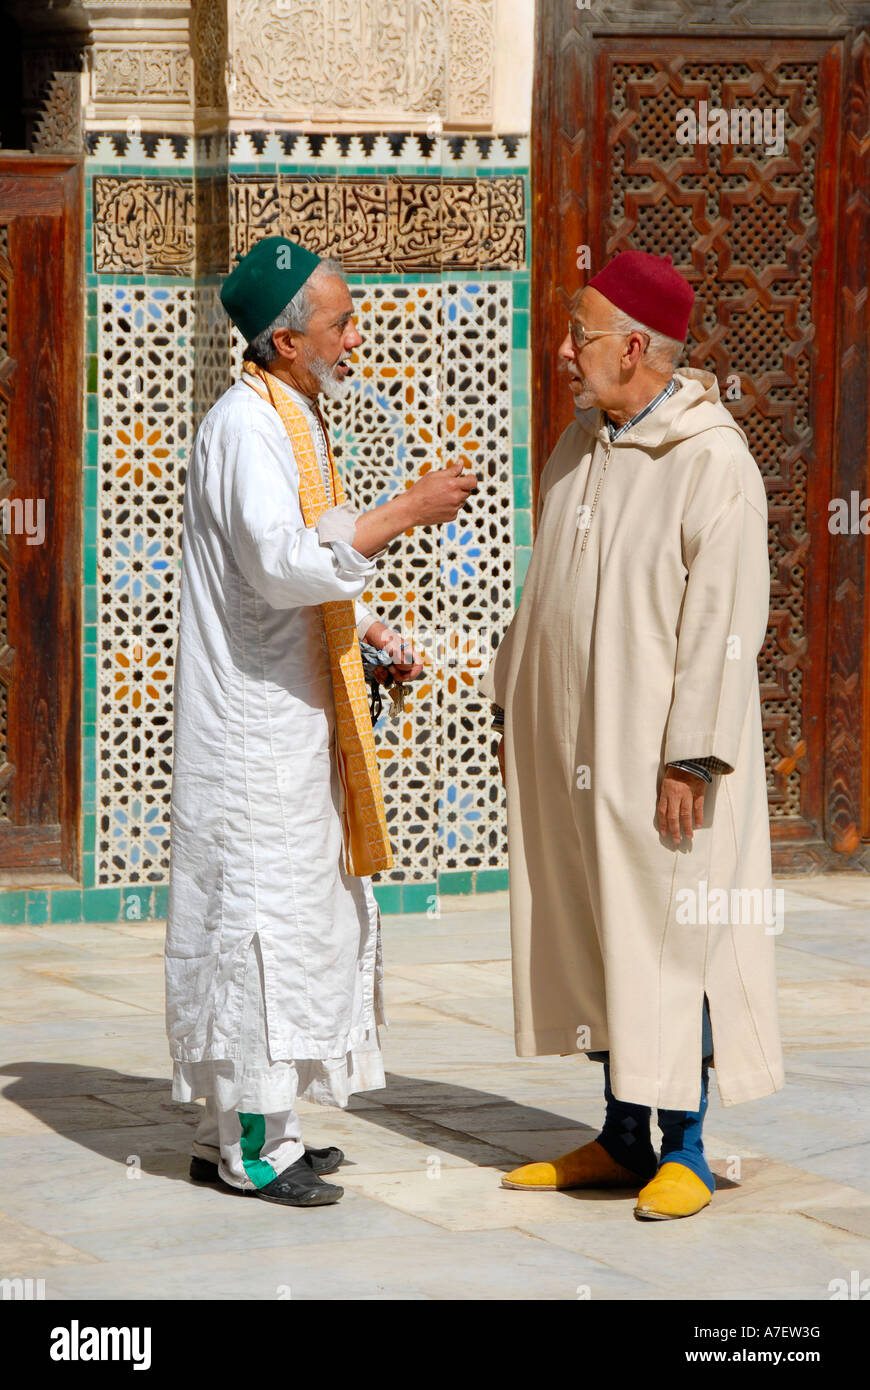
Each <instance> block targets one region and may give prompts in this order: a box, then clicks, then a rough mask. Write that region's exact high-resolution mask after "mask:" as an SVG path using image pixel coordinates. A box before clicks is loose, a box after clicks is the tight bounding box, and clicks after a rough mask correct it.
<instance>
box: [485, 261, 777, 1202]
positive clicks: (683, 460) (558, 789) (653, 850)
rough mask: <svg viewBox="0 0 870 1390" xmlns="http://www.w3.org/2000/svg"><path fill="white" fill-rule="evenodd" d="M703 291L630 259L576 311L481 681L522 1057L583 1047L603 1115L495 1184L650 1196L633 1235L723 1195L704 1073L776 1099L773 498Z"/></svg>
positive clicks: (615, 266) (735, 1095)
mask: <svg viewBox="0 0 870 1390" xmlns="http://www.w3.org/2000/svg"><path fill="white" fill-rule="evenodd" d="M693 299H694V294H693V292H692V290H691V287H690V286H689V285H688V283H687V282H686V281H685V280H684V279H683V277H682V276H680V275H679V274H678V273H677V272H676V271H675V270H674V268H673V266H672V265H671V264H670V258H669V257H668V258H659V257H655V256H650V255H646V254H645V253H642V252H636V251H626V252H623V253H622V254H621V255H619V256H617V257H616V258H615V259H614V260H613V261H611V262H610V263H609V265H607V266H605V267H604V269H603V270H602V271H601V272H600V273H599V274H598V275H597V276H596V277H595V278H594V279H593V280H592V281H590V282H589V284H587V286H586V287H585V289H584V290H583V292H582V294H581V295H580V297H579V300H578V303H577V308H576V310H575V314H574V316H573V317H572V318H571V322H570V330H569V333H568V334H567V335H566V337H565V340H564V342H563V343H562V346H561V348H560V350H559V357H560V369H561V370H563V371H564V372H565V374H566V376H567V380H568V385H569V388H570V390H571V392H572V394H573V396H574V402H575V419H574V421H573V423H572V424H570V425H569V426H568V428H567V429H566V430H565V432H564V433H563V435H562V436H561V438H560V440H559V442H558V444H557V445H556V448H555V450H554V451H553V454H552V457H551V458H550V460H549V462H548V464H547V466H546V468H545V470H544V472H543V475H542V478H541V487H540V498H539V503H538V530H537V537H536V541H535V547H534V552H533V555H532V561H531V565H530V567H529V572H528V576H527V579H526V582H525V586H524V588H523V594H522V600H521V602H520V605H519V608H518V610H517V613H516V614H515V616H514V620H513V622H512V624H511V626H510V628H509V630H508V632H507V634H506V636H505V638H504V640H503V642H502V644H501V646H500V647H499V650H498V652H497V654H496V656H495V659H494V661H493V663H492V665H491V666H490V668H489V671H488V672H487V673H486V675H485V677H484V678H483V682H482V688H483V690H484V692H485V693H486V694H487V695H488V696H489V698H490V699H491V700H492V701H493V704H494V705H495V707H496V714H495V722H496V725H497V726H498V725H499V723H500V722H502V721H503V728H504V736H503V739H502V742H501V744H500V746H499V761H500V764H501V767H502V775H503V777H504V779H505V785H506V788H507V813H508V837H509V850H510V906H511V935H512V945H513V983H514V998H515V1019H516V1046H517V1052H518V1055H519V1056H521V1057H527V1056H534V1055H540V1054H546V1053H561V1054H563V1055H565V1054H567V1053H569V1052H572V1051H575V1050H579V1051H582V1052H587V1053H588V1054H589V1055H590V1057H593V1058H594V1059H595V1060H599V1061H603V1062H604V1064H605V1068H604V1080H605V1098H606V1102H607V1108H606V1115H605V1121H604V1127H603V1129H602V1131H601V1133H600V1134H599V1136H598V1138H597V1139H595V1140H593V1141H592V1142H591V1143H587V1144H584V1145H582V1146H581V1147H580V1148H578V1149H575V1150H573V1151H572V1152H571V1153H569V1154H564V1155H562V1156H561V1157H560V1158H557V1159H554V1160H553V1161H552V1162H549V1163H534V1164H527V1165H525V1166H524V1167H522V1168H519V1169H517V1170H515V1171H514V1172H512V1173H509V1174H507V1175H506V1177H505V1178H503V1180H502V1181H503V1185H504V1186H506V1187H509V1188H511V1189H518V1190H522V1191H536V1190H537V1191H540V1190H550V1191H552V1190H554V1189H563V1188H577V1187H596V1186H608V1187H612V1186H634V1187H635V1188H641V1189H642V1190H641V1191H640V1194H639V1196H638V1200H637V1205H636V1207H635V1215H636V1216H638V1217H639V1218H641V1219H667V1218H672V1217H681V1216H690V1215H693V1214H694V1213H695V1212H697V1211H700V1210H701V1209H702V1208H703V1207H705V1206H706V1205H707V1204H708V1203H709V1202H710V1200H711V1196H712V1193H713V1190H714V1187H715V1181H714V1178H713V1175H712V1173H711V1171H710V1168H709V1166H708V1164H707V1160H706V1157H705V1155H704V1150H703V1140H702V1124H703V1119H704V1113H705V1110H706V1105H707V1072H708V1065H709V1064H710V1063H711V1061H712V1064H713V1065H714V1066H715V1069H716V1077H717V1081H718V1085H719V1091H720V1095H721V1098H722V1101H723V1103H724V1104H726V1105H731V1104H734V1103H736V1102H739V1101H747V1100H754V1099H756V1098H757V1097H759V1096H765V1095H768V1094H769V1093H771V1092H773V1091H776V1090H778V1089H779V1087H780V1086H781V1085H782V1084H783V1068H782V1055H781V1047H780V1042H779V1030H778V1023H777V1010H776V988H775V974H774V941H775V936H776V933H777V931H778V930H781V921H779V920H778V918H777V915H776V914H774V912H773V911H772V907H773V894H772V888H771V861H770V838H769V827H768V818H767V817H768V813H767V795H766V783H765V771H764V756H763V745H762V727H761V704H760V694H759V684H758V674H757V666H756V657H757V654H758V652H759V650H760V647H761V644H762V642H763V640H764V636H765V630H766V624H767V617H768V599H769V585H770V575H769V565H768V551H767V502H766V496H765V489H764V484H763V482H762V479H761V476H760V474H759V471H758V468H757V466H756V464H755V463H754V461H753V459H752V457H751V455H750V453H749V450H748V447H747V443H746V438H745V436H744V434H743V432H742V431H741V430H740V428H739V427H738V426H737V425H736V424H735V422H734V420H733V419H732V417H731V415H730V414H729V412H728V411H727V410H726V409H725V407H724V406H723V405H722V403H721V401H720V398H719V389H718V386H717V383H716V380H715V378H714V377H713V376H712V375H710V374H709V373H707V372H703V371H698V370H692V369H688V368H685V369H682V370H679V371H674V365H675V363H676V361H677V359H678V357H679V355H680V352H681V350H682V347H683V344H684V342H685V338H686V335H687V332H688V322H689V314H690V311H691V307H692V303H693ZM502 711H503V714H502ZM653 1107H656V1108H657V1112H658V1116H657V1118H658V1124H659V1128H660V1129H661V1132H662V1145H661V1152H660V1155H657V1154H656V1152H655V1150H654V1148H653V1145H652V1140H651V1136H650V1121H651V1113H652V1108H653Z"/></svg>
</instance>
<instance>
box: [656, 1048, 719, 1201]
mask: <svg viewBox="0 0 870 1390" xmlns="http://www.w3.org/2000/svg"><path fill="white" fill-rule="evenodd" d="M708 1076H709V1069H708V1067H707V1063H706V1062H704V1063H703V1065H702V1067H701V1105H700V1108H699V1109H698V1110H660V1111H659V1112H658V1117H659V1129H660V1130H661V1132H662V1155H661V1162H662V1163H682V1164H683V1166H684V1167H685V1168H691V1170H692V1172H693V1173H696V1174H697V1175H698V1177H699V1178H700V1179H701V1181H702V1182H703V1183H706V1184H707V1186H708V1187H709V1189H710V1191H711V1192H714V1191H715V1190H716V1179H715V1178H714V1177H713V1174H712V1173H711V1171H710V1165H709V1164H708V1162H707V1159H706V1158H705V1156H704V1141H703V1138H702V1136H701V1130H702V1129H703V1126H704V1116H705V1115H706V1113H707V1080H708Z"/></svg>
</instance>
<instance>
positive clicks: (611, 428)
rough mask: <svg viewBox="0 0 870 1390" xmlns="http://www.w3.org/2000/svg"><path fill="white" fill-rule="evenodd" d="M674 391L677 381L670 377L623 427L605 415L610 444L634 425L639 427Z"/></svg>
mask: <svg viewBox="0 0 870 1390" xmlns="http://www.w3.org/2000/svg"><path fill="white" fill-rule="evenodd" d="M676 389H677V379H676V377H673V376H672V377H671V379H670V381H669V382H668V384H667V386H664V387H663V388H662V390H661V391H659V393H658V395H657V396H654V397H653V399H652V400H651V401H649V402H648V403H647V404H646V405H645V406H644V408H643V410H639V411H638V413H637V415H634V416H632V418H631V419H630V420H626V422H625V424H624V425H614V424H613V423H612V421H611V420H610V419H609V417H608V416H607V415H605V416H604V421H605V424H606V425H607V432H608V434H609V435H610V442H611V444H613V443H615V441H616V440H617V439H620V438H621V437H622V435H624V434H625V433H626V432H627V431H628V430H630V429H633V428H634V426H635V425H639V424H640V422H641V420H645V419H646V417H647V416H648V415H651V414H652V412H653V411H654V410H655V408H656V406H657V405H661V403H662V401H666V400H667V399H668V396H672V395H673V394H674V392H675V390H676Z"/></svg>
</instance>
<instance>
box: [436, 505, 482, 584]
mask: <svg viewBox="0 0 870 1390" xmlns="http://www.w3.org/2000/svg"><path fill="white" fill-rule="evenodd" d="M476 539H477V537H476V536H475V534H474V531H473V530H472V529H471V528H470V527H466V528H464V529H463V530H461V531H460V529H459V526H458V525H457V523H456V522H455V521H450V522H448V523H447V525H446V526H445V528H444V541H443V546H444V549H445V550H451V551H455V550H458V551H459V554H458V555H452V556H451V557H450V558H449V559H447V560H443V559H442V561H441V575H442V577H443V578H444V579H446V581H447V583H448V584H451V585H452V586H453V587H454V588H455V586H456V585H457V584H458V583H459V582H460V580H461V578H462V576H463V575H467V576H468V578H469V579H474V577H475V575H476V573H477V567H476V566H475V565H474V564H473V563H472V561H474V560H477V559H479V557H480V555H481V548H480V546H479V545H475V541H476Z"/></svg>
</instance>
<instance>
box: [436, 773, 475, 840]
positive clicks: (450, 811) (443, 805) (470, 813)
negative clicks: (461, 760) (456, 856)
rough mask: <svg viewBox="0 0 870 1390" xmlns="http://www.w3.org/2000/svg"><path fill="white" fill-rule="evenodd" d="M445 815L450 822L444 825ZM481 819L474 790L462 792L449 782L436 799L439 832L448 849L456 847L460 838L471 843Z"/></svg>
mask: <svg viewBox="0 0 870 1390" xmlns="http://www.w3.org/2000/svg"><path fill="white" fill-rule="evenodd" d="M447 815H449V816H450V824H448V825H445V823H444V821H445V817H446V816H447ZM482 819H483V816H482V812H480V811H479V810H478V809H477V806H476V804H475V799H474V792H465V793H462V792H461V791H460V789H459V788H458V787H456V786H454V785H452V784H451V785H450V786H449V787H448V788H447V790H446V793H445V795H444V796H442V797H441V798H440V799H439V801H438V821H439V833H440V836H441V839H442V841H443V843H444V844H445V846H446V847H447V849H448V850H452V849H456V848H457V846H458V845H459V843H460V840H462V841H464V842H465V843H466V844H469V845H470V844H472V843H473V842H474V840H475V837H476V833H477V829H478V825H479V822H480V821H481V820H482Z"/></svg>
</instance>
